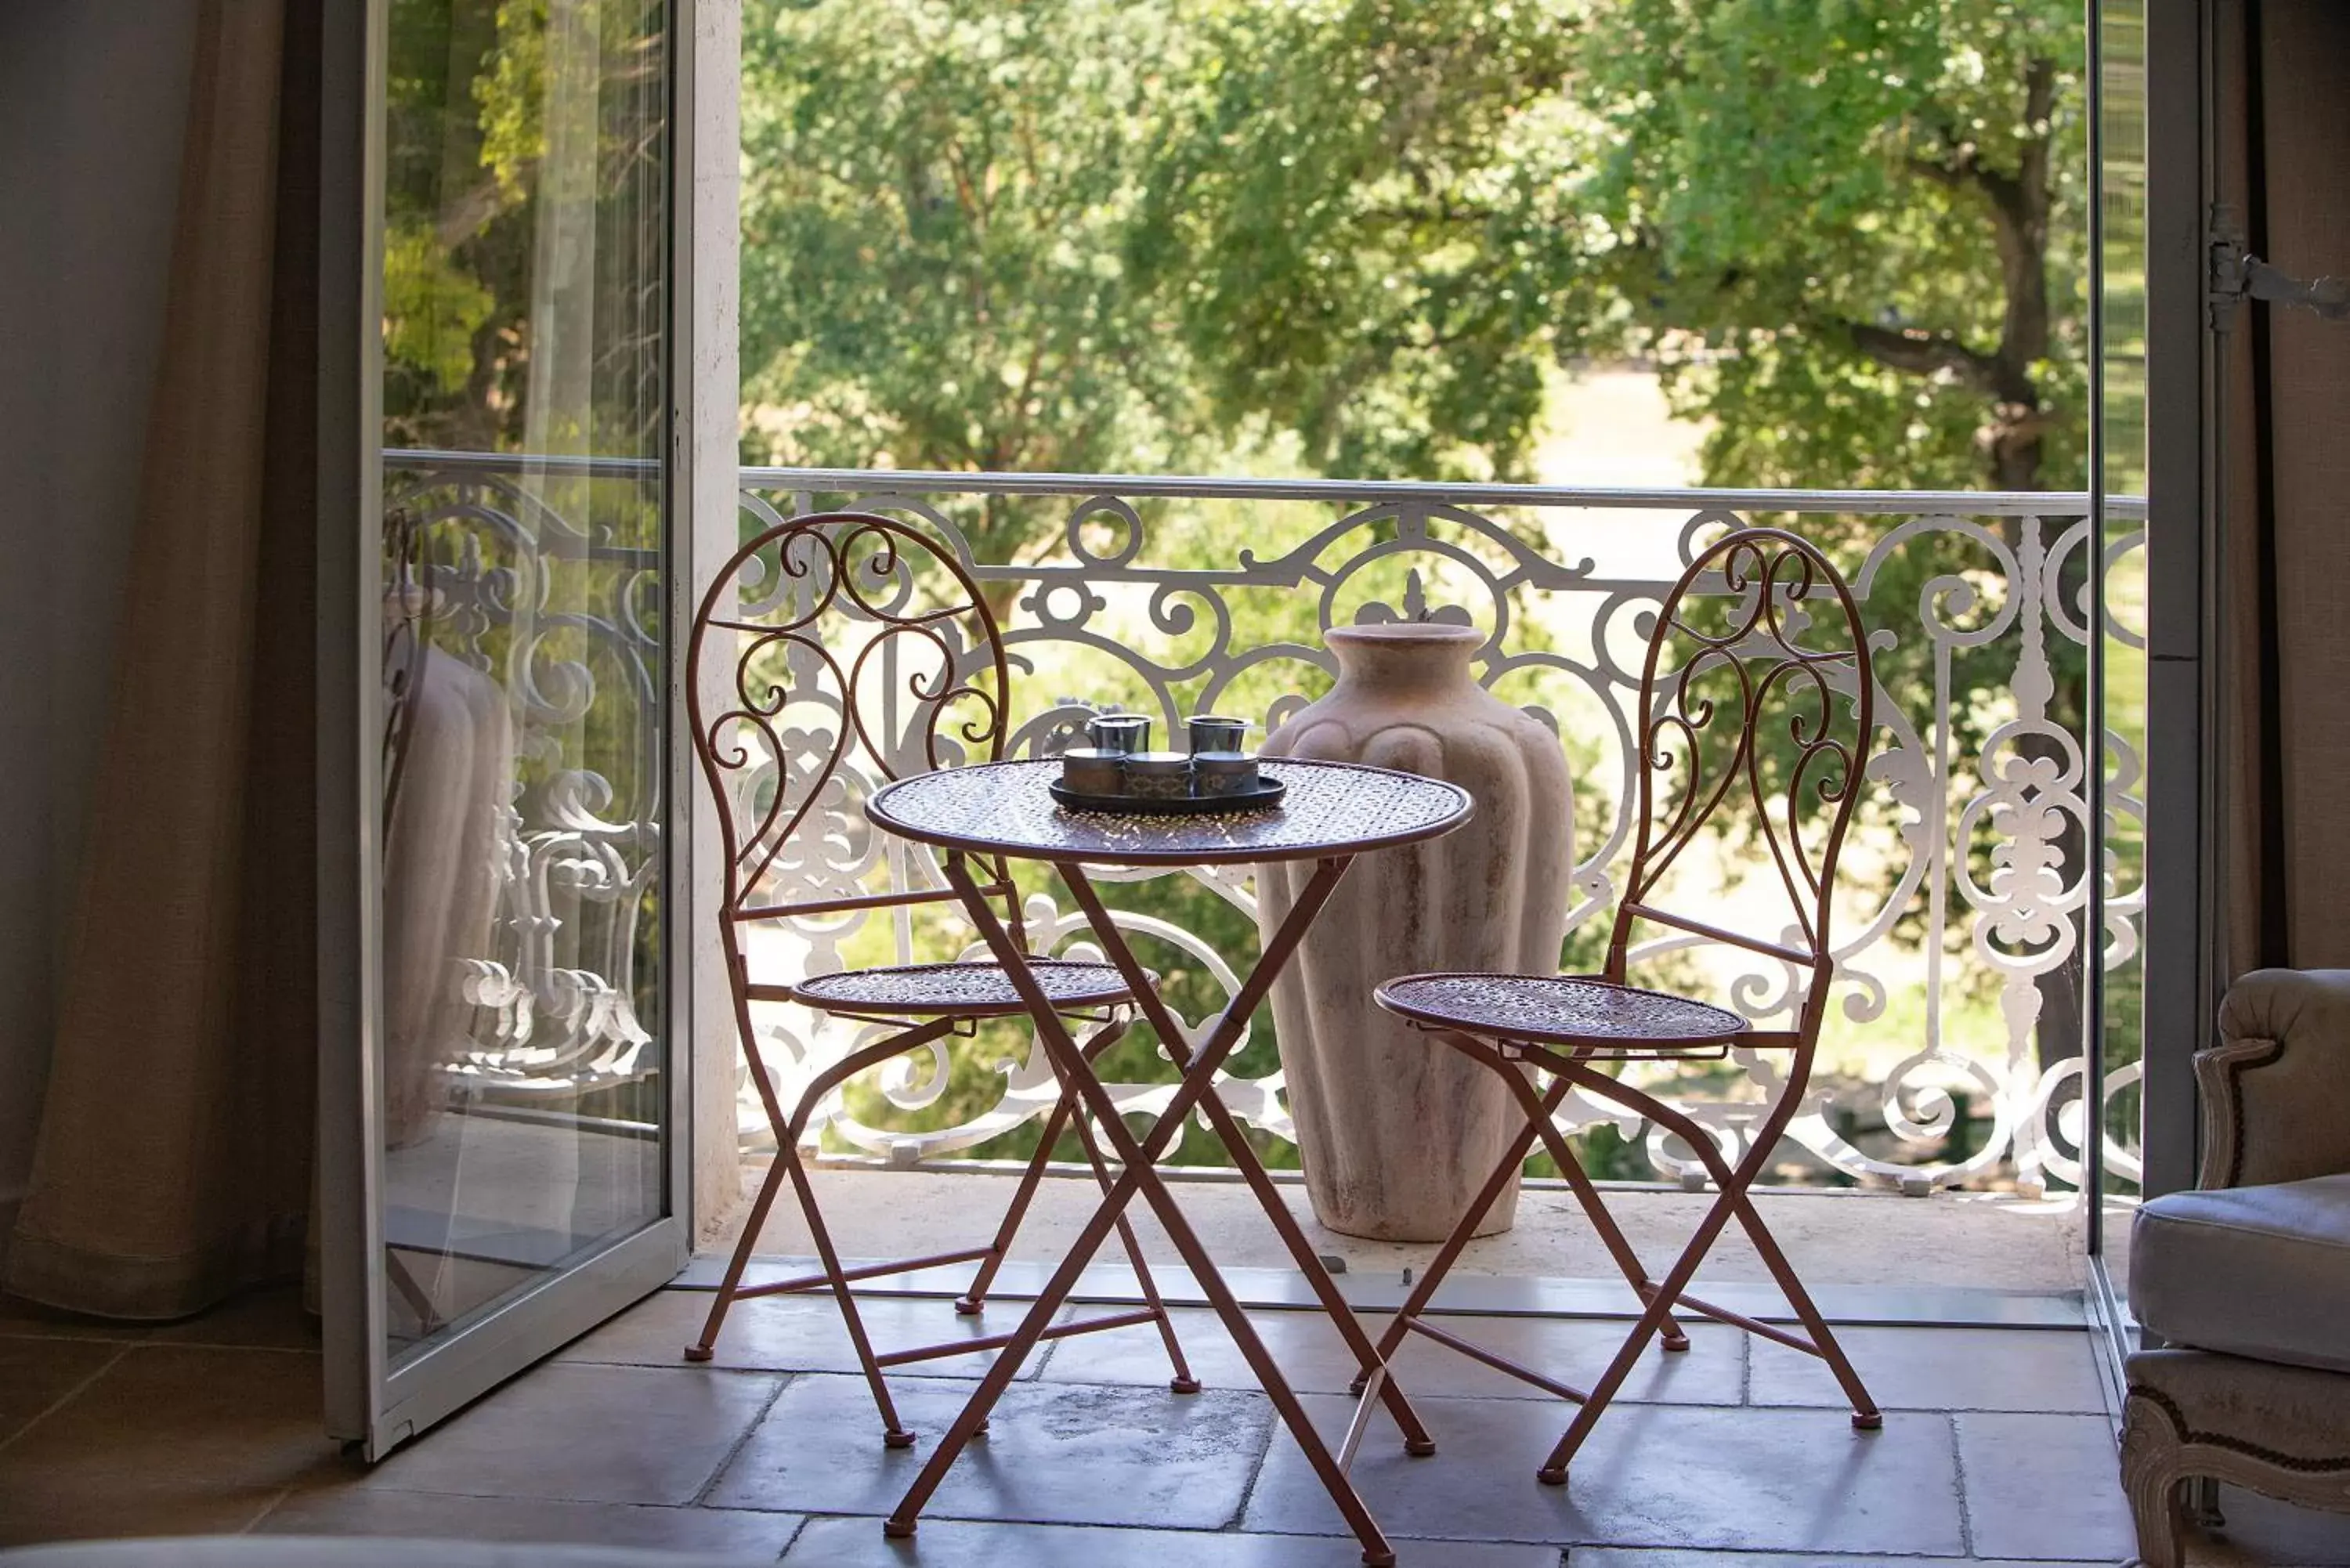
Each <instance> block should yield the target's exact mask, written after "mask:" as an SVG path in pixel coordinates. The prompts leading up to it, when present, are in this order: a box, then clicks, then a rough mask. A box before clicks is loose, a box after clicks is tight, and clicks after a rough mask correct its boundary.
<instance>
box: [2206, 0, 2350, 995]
mask: <svg viewBox="0 0 2350 1568" xmlns="http://www.w3.org/2000/svg"><path fill="white" fill-rule="evenodd" d="M2220 17H2221V21H2220V30H2221V36H2220V48H2219V51H2218V56H2217V59H2218V64H2219V68H2220V82H2219V88H2220V121H2221V123H2220V170H2219V177H2220V190H2221V192H2223V193H2224V194H2226V195H2227V196H2228V197H2229V198H2230V199H2231V200H2236V201H2238V202H2239V205H2240V207H2241V213H2242V217H2243V221H2244V224H2245V229H2246V233H2247V238H2248V243H2249V244H2250V247H2251V250H2252V252H2253V253H2254V254H2258V255H2261V256H2262V257H2265V258H2266V259H2267V260H2269V261H2271V262H2272V263H2274V264H2275V265H2278V266H2280V267H2282V268H2283V269H2284V270H2285V271H2287V272H2289V273H2291V274H2293V275H2295V276H2297V277H2303V278H2314V277H2318V276H2322V275H2328V274H2331V275H2336V276H2339V275H2343V274H2345V273H2350V179H2345V175H2344V172H2343V171H2345V170H2350V6H2345V5H2338V4H2334V3H2332V0H2239V4H2237V5H2233V6H2231V7H2226V8H2223V9H2222V11H2221V13H2220ZM2229 354H2230V358H2228V359H2227V360H2226V361H2225V362H2223V364H2222V366H2221V368H2220V369H2221V373H2222V374H2223V375H2224V376H2225V377H2226V379H2227V386H2226V389H2225V396H2226V400H2227V410H2228V427H2227V429H2226V430H2224V431H2222V432H2220V436H2221V441H2222V444H2223V448H2224V452H2225V459H2224V471H2223V475H2222V479H2223V483H2224V484H2225V486H2226V489H2225V493H2223V494H2222V495H2221V497H2220V502H2221V506H2220V529H2221V535H2220V543H2221V548H2222V550H2223V551H2224V553H2225V561H2224V566H2223V567H2222V581H2223V583H2224V585H2225V600H2224V602H2223V604H2222V605H2221V607H2220V616H2221V625H2220V628H2219V641H2220V648H2219V649H2218V651H2219V654H2220V670H2221V678H2222V679H2223V680H2226V681H2227V682H2228V688H2227V692H2226V711H2227V716H2228V733H2227V734H2225V735H2224V736H2223V737H2222V743H2223V744H2224V745H2225V747H2226V751H2225V753H2224V756H2225V760H2226V764H2227V766H2226V773H2227V780H2226V785H2225V788H2226V791H2227V794H2225V796H2224V797H2223V800H2224V810H2225V812H2226V821H2225V823H2224V824H2223V826H2222V829H2221V844H2222V846H2223V849H2224V851H2225V854H2226V857H2227V864H2226V865H2225V866H2224V867H2222V869H2221V885H2222V895H2223V897H2224V898H2225V899H2226V911H2225V920H2226V931H2227V945H2228V952H2227V954H2226V959H2227V965H2228V968H2227V972H2228V973H2229V974H2230V976H2233V975H2238V974H2241V973H2243V972H2245V971H2248V970H2251V969H2258V968H2262V967H2265V966H2272V965H2284V966H2291V967H2294V968H2303V969H2310V968H2329V967H2339V966H2345V965H2350V812H2345V810H2344V809H2343V798H2342V797H2343V786H2344V781H2345V779H2350V325H2345V324H2342V323H2336V322H2328V321H2324V320H2322V319H2320V318H2319V317H2315V316H2313V315H2310V314H2308V313H2306V312H2303V311H2298V310H2287V309H2284V308H2282V307H2278V306H2263V305H2249V306H2245V307H2244V309H2243V311H2242V312H2241V315H2240V317H2239V319H2238V325H2237V327H2236V329H2235V331H2234V332H2233V333H2232V334H2231V335H2230V345H2229Z"/></svg>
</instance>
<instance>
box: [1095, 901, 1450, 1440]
mask: <svg viewBox="0 0 2350 1568" xmlns="http://www.w3.org/2000/svg"><path fill="white" fill-rule="evenodd" d="M1324 864H1325V865H1326V866H1328V865H1332V864H1335V865H1336V866H1337V867H1338V874H1340V875H1343V874H1344V871H1345V868H1346V867H1347V864H1349V862H1347V861H1337V862H1327V861H1326V862H1325V863H1324ZM1320 876H1321V873H1319V872H1317V873H1316V878H1315V879H1316V880H1318V879H1319V877H1320ZM1061 879H1062V880H1063V881H1065V882H1066V883H1067V884H1068V885H1069V891H1070V892H1071V893H1073V894H1074V895H1076V900H1077V907H1078V908H1079V909H1083V910H1084V911H1085V915H1086V920H1087V924H1089V925H1091V926H1092V927H1093V929H1094V933H1095V935H1096V936H1097V938H1098V939H1099V940H1100V941H1101V945H1102V951H1103V955H1104V956H1105V957H1107V959H1108V960H1109V961H1110V962H1111V963H1113V964H1115V965H1117V966H1118V972H1119V973H1121V974H1123V975H1124V976H1125V977H1126V982H1127V984H1128V986H1130V987H1132V988H1133V989H1134V994H1135V1004H1136V1006H1138V1007H1139V1008H1140V1009H1141V1010H1142V1014H1143V1016H1144V1017H1145V1018H1148V1019H1149V1021H1150V1023H1151V1026H1152V1027H1153V1028H1155V1029H1157V1030H1158V1031H1159V1039H1160V1040H1162V1041H1164V1042H1167V1044H1168V1050H1169V1052H1170V1054H1172V1055H1173V1056H1174V1057H1175V1064H1176V1065H1177V1066H1179V1067H1180V1068H1182V1069H1183V1070H1184V1071H1185V1072H1186V1073H1187V1074H1188V1073H1189V1072H1190V1071H1191V1053H1190V1052H1189V1051H1187V1050H1186V1049H1185V1047H1184V1045H1183V1035H1182V1029H1181V1025H1180V1024H1179V1023H1177V1022H1176V1020H1175V1018H1174V1016H1173V1014H1172V1013H1170V1012H1169V1011H1168V1007H1167V1003H1166V1001H1165V999H1163V998H1162V997H1160V996H1159V993H1158V992H1156V991H1154V990H1153V989H1151V987H1150V985H1149V975H1148V974H1147V972H1146V971H1144V970H1143V968H1142V965H1141V964H1140V963H1139V962H1138V961H1136V959H1135V957H1134V952H1133V950H1132V949H1130V948H1128V946H1127V943H1126V938H1125V936H1124V934H1123V933H1122V932H1120V931H1119V930H1118V926H1117V924H1116V922H1115V921H1113V920H1112V919H1110V914H1109V911H1108V909H1106V908H1104V907H1103V904H1102V901H1101V897H1100V895H1099V894H1097V893H1096V892H1095V891H1094V887H1093V884H1092V882H1090V881H1089V880H1087V877H1086V874H1085V873H1084V872H1083V871H1082V870H1080V869H1079V868H1078V867H1075V866H1064V867H1061ZM1309 886H1310V884H1309ZM1304 937H1305V928H1303V927H1299V928H1297V929H1296V931H1295V935H1294V936H1293V935H1292V934H1291V931H1290V929H1289V927H1288V926H1287V925H1284V928H1283V929H1282V930H1280V931H1278V932H1276V933H1275V934H1274V941H1273V942H1272V944H1271V945H1269V946H1267V947H1266V949H1265V950H1264V951H1263V954H1261V955H1260V956H1259V958H1258V960H1257V967H1256V968H1255V969H1254V970H1252V971H1250V979H1251V980H1254V979H1255V978H1256V976H1258V975H1259V974H1263V975H1265V976H1266V977H1267V980H1268V984H1267V987H1266V989H1268V990H1269V989H1270V983H1269V982H1270V981H1271V980H1272V979H1274V978H1278V977H1279V975H1280V973H1281V971H1282V969H1283V967H1284V966H1285V965H1286V964H1287V963H1288V961H1289V960H1290V957H1291V955H1292V954H1293V953H1295V950H1296V949H1297V945H1298V942H1299V941H1300V940H1303V939H1304ZM1254 1011H1255V1003H1254V1002H1251V1003H1250V1004H1249V1006H1248V1007H1247V1008H1246V1009H1245V1010H1243V1009H1242V1008H1241V1007H1240V1006H1238V1005H1237V1002H1236V1003H1235V1005H1233V1006H1231V1007H1228V1008H1226V1009H1225V1010H1224V1016H1223V1017H1222V1019H1221V1020H1219V1022H1218V1023H1217V1025H1216V1027H1215V1028H1214V1029H1212V1030H1211V1031H1210V1032H1209V1034H1208V1039H1207V1040H1206V1041H1205V1042H1203V1043H1202V1045H1201V1051H1200V1053H1199V1054H1201V1056H1209V1055H1212V1056H1213V1057H1214V1058H1215V1062H1216V1065H1217V1066H1219V1067H1221V1066H1222V1064H1223V1060H1224V1057H1225V1055H1226V1054H1229V1053H1230V1051H1231V1050H1232V1046H1234V1045H1236V1044H1239V1041H1240V1035H1241V1032H1242V1031H1243V1029H1245V1028H1246V1027H1247V1025H1248V1019H1249V1015H1250V1014H1251V1013H1252V1012H1254ZM1218 1047H1221V1049H1218ZM1200 1110H1201V1115H1203V1116H1206V1117H1207V1118H1208V1125H1209V1126H1210V1127H1211V1128H1212V1129H1214V1131H1215V1134H1216V1136H1217V1137H1218V1138H1220V1139H1222V1142H1223V1146H1224V1147H1225V1148H1226V1149H1227V1150H1228V1151H1229V1152H1230V1153H1231V1155H1232V1163H1233V1164H1234V1165H1235V1166H1237V1167H1238V1168H1239V1169H1240V1173H1241V1176H1242V1178H1243V1179H1244V1180H1246V1181H1247V1182H1248V1185H1249V1189H1250V1190H1251V1191H1253V1192H1254V1193H1255V1194H1256V1200H1257V1202H1258V1204H1259V1205H1260V1206H1262V1207H1263V1210H1264V1217H1265V1219H1266V1220H1268V1221H1269V1222H1270V1223H1271V1224H1272V1226H1273V1228H1274V1231H1275V1233H1277V1234H1278V1235H1279V1236H1280V1237H1281V1240H1282V1242H1283V1244H1284V1245H1285V1246H1286V1247H1288V1249H1289V1255H1290V1257H1291V1258H1292V1259H1293V1260H1295V1262H1296V1264H1297V1272H1299V1273H1301V1274H1303V1275H1305V1282H1306V1283H1307V1284H1309V1285H1311V1286H1313V1288H1314V1293H1315V1297H1316V1298H1317V1299H1319V1300H1320V1302H1321V1303H1322V1310H1323V1312H1324V1313H1326V1314H1327V1315H1328V1316H1329V1318H1330V1321H1331V1323H1332V1324H1334V1325H1336V1328H1337V1330H1338V1334H1339V1336H1340V1337H1341V1338H1343V1339H1344V1340H1346V1342H1347V1349H1348V1350H1350V1351H1352V1352H1354V1355H1355V1363H1356V1365H1357V1366H1359V1367H1360V1368H1361V1369H1362V1372H1363V1375H1364V1376H1366V1377H1369V1376H1373V1375H1374V1374H1377V1373H1379V1372H1380V1371H1381V1369H1383V1368H1384V1367H1385V1366H1386V1365H1387V1357H1386V1355H1383V1354H1382V1353H1381V1351H1380V1349H1379V1347H1378V1345H1376V1344H1374V1343H1373V1342H1372V1339H1371V1336H1370V1332H1369V1331H1368V1330H1367V1329H1366V1328H1364V1327H1363V1325H1362V1322H1361V1320H1359V1319H1358V1318H1357V1317H1356V1316H1355V1311H1354V1308H1353V1307H1351V1306H1349V1305H1348V1304H1347V1298H1346V1296H1345V1295H1344V1294H1342V1293H1340V1291H1339V1289H1338V1282H1337V1281H1336V1280H1334V1279H1332V1278H1331V1277H1330V1271H1329V1270H1328V1269H1326V1268H1325V1267H1323V1265H1322V1259H1321V1257H1320V1255H1319V1254H1317V1253H1316V1252H1315V1251H1314V1246H1313V1243H1311V1242H1310V1241H1306V1239H1305V1231H1303V1230H1302V1229H1301V1228H1300V1227H1299V1226H1298V1223H1297V1220H1296V1217H1295V1216H1294V1215H1292V1214H1291V1213H1290V1211H1289V1205H1288V1204H1286V1203H1284V1202H1283V1201H1282V1198H1281V1189H1279V1188H1278V1187H1275V1186H1274V1181H1273V1178H1272V1177H1271V1176H1269V1175H1267V1174H1266V1172H1265V1168H1264V1162H1263V1161H1262V1160H1260V1159H1259V1158H1257V1157H1256V1150H1255V1149H1253V1148H1252V1147H1249V1142H1248V1138H1247V1137H1246V1135H1244V1134H1243V1132H1242V1131H1241V1126H1240V1121H1239V1118H1237V1117H1235V1116H1233V1115H1232V1107H1230V1106H1227V1105H1225V1104H1224V1102H1223V1100H1222V1097H1221V1096H1216V1095H1213V1094H1211V1095H1209V1096H1207V1097H1206V1098H1204V1099H1202V1100H1201V1102H1200ZM1378 1394H1379V1398H1380V1400H1381V1401H1382V1402H1383V1403H1385V1404H1386V1406H1387V1407H1388V1414H1389V1415H1391V1416H1393V1417H1395V1422H1396V1425H1397V1426H1398V1427H1399V1428H1401V1429H1402V1431H1403V1439H1404V1451H1405V1452H1406V1453H1408V1454H1412V1455H1415V1456H1418V1455H1425V1454H1432V1453H1434V1452H1435V1451H1436V1439H1435V1438H1434V1437H1433V1436H1431V1435H1430V1432H1429V1430H1428V1428H1427V1426H1426V1424H1425V1423H1423V1422H1422V1421H1421V1420H1420V1418H1419V1412H1417V1411H1415V1410H1414V1409H1413V1408H1412V1407H1411V1401H1410V1400H1409V1399H1407V1398H1406V1397H1404V1392H1403V1390H1402V1388H1401V1387H1399V1386H1397V1383H1396V1380H1395V1378H1394V1377H1393V1376H1381V1377H1380V1378H1379V1389H1378ZM1359 1435H1360V1434H1359V1433H1352V1434H1350V1436H1352V1437H1359Z"/></svg>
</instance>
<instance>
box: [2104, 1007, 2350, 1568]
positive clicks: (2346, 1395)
mask: <svg viewBox="0 0 2350 1568" xmlns="http://www.w3.org/2000/svg"><path fill="white" fill-rule="evenodd" d="M2195 1069H2196V1075H2197V1077H2198V1079H2199V1082H2200V1085H2201V1088H2202V1091H2203V1165H2202V1171H2201V1179H2200V1182H2199V1186H2198V1188H2197V1189H2196V1190H2195V1191H2192V1192H2176V1193H2172V1194H2170V1195H2169V1196H2168V1197H2164V1198H2158V1199H2154V1200H2152V1201H2151V1202H2149V1203H2147V1205H2146V1206H2145V1207H2144V1208H2143V1209H2141V1210H2139V1211H2138V1216H2137V1225H2136V1228H2135V1230H2134V1231H2133V1233H2132V1238H2131V1247H2130V1306H2131V1309H2132V1311H2133V1312H2135V1313H2136V1314H2137V1320H2138V1323H2139V1324H2140V1325H2141V1326H2142V1327H2143V1328H2144V1329H2145V1330H2146V1333H2147V1336H2148V1339H2149V1342H2152V1341H2154V1340H2156V1339H2158V1340H2159V1341H2160V1342H2161V1344H2162V1345H2163V1346H2164V1348H2161V1349H2155V1350H2143V1351H2140V1352H2138V1353H2137V1355H2133V1356H2131V1357H2130V1359H2129V1371H2128V1386H2129V1389H2128V1397H2127V1401H2126V1404H2125V1405H2124V1407H2123V1417H2122V1483H2123V1486H2124V1488H2125V1489H2126V1490H2127V1492H2128V1494H2129V1499H2130V1506H2131V1509H2132V1511H2133V1512H2134V1513H2135V1515H2136V1517H2137V1536H2138V1552H2139V1554H2140V1555H2141V1556H2142V1557H2143V1558H2144V1559H2145V1561H2146V1563H2147V1568H2177V1564H2178V1563H2179V1562H2180V1560H2181V1559H2180V1552H2181V1547H2180V1541H2179V1535H2180V1527H2181V1524H2182V1504H2181V1499H2180V1490H2181V1486H2182V1483H2184V1482H2186V1481H2189V1480H2217V1481H2227V1482H2230V1483H2231V1484H2234V1485H2237V1486H2241V1487H2245V1488H2248V1489H2249V1490H2253V1491H2257V1492H2261V1493H2263V1494H2265V1495H2267V1496H2270V1497H2274V1498H2281V1499H2283V1500H2285V1501H2289V1502H2295V1503H2300V1504H2303V1505H2304V1506H2310V1507H2318V1508H2337V1509H2350V970H2338V969H2336V970H2261V971H2257V972H2255V973H2252V974H2248V975H2246V976H2245V977H2244V978H2243V979H2242V980H2241V981H2238V982H2237V983H2236V985H2235V986H2234V988H2233V989H2231V990H2230V992H2229V993H2228V999H2227V1002H2225V1004H2223V1005H2222V1007H2221V1008H2220V1044H2218V1045H2217V1046H2215V1047H2213V1048H2212V1049H2210V1050H2209V1051H2205V1052H2203V1053H2201V1054H2199V1055H2198V1056H2197V1057H2196V1061H2195Z"/></svg>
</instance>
